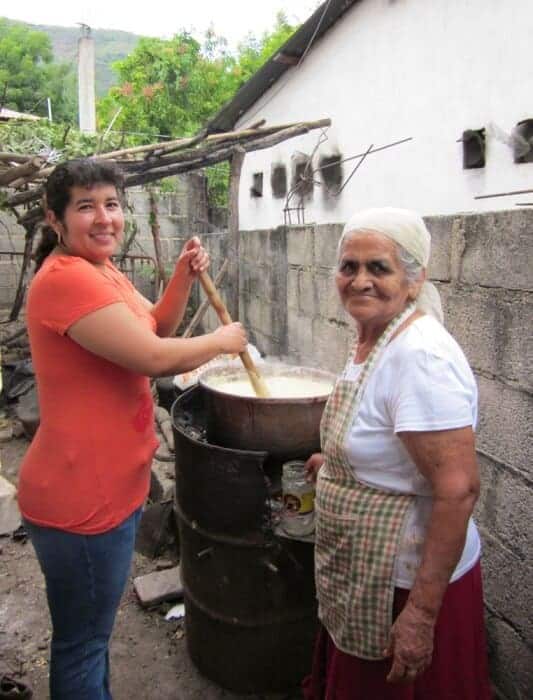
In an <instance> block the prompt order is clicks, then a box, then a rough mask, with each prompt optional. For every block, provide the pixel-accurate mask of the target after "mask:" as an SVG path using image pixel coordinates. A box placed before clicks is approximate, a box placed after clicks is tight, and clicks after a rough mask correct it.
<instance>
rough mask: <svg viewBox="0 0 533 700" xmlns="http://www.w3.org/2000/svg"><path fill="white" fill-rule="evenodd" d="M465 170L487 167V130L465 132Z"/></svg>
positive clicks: (463, 139)
mask: <svg viewBox="0 0 533 700" xmlns="http://www.w3.org/2000/svg"><path fill="white" fill-rule="evenodd" d="M462 141H463V169H464V170H472V169H473V168H484V167H485V145H486V139H485V129H467V130H466V131H463V138H462Z"/></svg>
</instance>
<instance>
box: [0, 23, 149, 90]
mask: <svg viewBox="0 0 533 700" xmlns="http://www.w3.org/2000/svg"><path fill="white" fill-rule="evenodd" d="M6 19H7V18H6ZM11 21H12V20H8V22H11ZM17 24H22V25H25V26H27V27H29V28H30V29H34V30H38V31H41V32H44V33H45V34H48V36H49V37H50V40H51V42H52V48H53V51H54V57H55V59H56V60H57V61H65V62H67V63H72V64H73V65H74V68H76V59H77V53H78V39H79V37H80V36H81V29H80V27H55V26H49V25H45V24H27V23H26V22H17ZM92 35H93V37H94V42H95V50H96V66H95V68H96V94H97V95H98V96H99V97H101V96H103V95H105V94H106V93H107V91H108V90H109V88H110V87H111V85H114V84H115V83H116V82H117V77H116V75H115V73H114V71H113V69H112V68H111V66H112V64H113V63H114V62H115V61H118V60H120V59H121V58H124V57H125V56H127V55H128V54H130V53H131V52H132V51H133V49H134V48H135V46H136V45H137V42H138V41H139V39H140V38H141V37H140V36H138V35H137V34H130V33H129V32H121V31H115V30H112V29H93V31H92Z"/></svg>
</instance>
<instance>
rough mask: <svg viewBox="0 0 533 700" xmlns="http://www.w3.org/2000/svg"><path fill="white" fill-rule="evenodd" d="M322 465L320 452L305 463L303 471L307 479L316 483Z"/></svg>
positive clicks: (322, 458)
mask: <svg viewBox="0 0 533 700" xmlns="http://www.w3.org/2000/svg"><path fill="white" fill-rule="evenodd" d="M323 464H324V455H323V454H322V452H315V453H314V454H312V455H311V456H310V457H309V459H308V460H307V462H306V463H305V466H304V469H305V474H306V476H307V479H308V480H309V481H312V482H313V483H314V484H315V483H316V479H317V476H318V472H319V469H320V467H321V466H322V465H323Z"/></svg>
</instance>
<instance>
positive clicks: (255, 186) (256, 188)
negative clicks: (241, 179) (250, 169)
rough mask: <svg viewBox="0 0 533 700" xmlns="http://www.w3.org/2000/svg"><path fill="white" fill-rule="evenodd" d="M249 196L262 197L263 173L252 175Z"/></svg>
mask: <svg viewBox="0 0 533 700" xmlns="http://www.w3.org/2000/svg"><path fill="white" fill-rule="evenodd" d="M250 196H251V197H262V196H263V173H254V174H253V175H252V186H251V187H250Z"/></svg>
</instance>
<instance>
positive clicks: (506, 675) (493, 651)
mask: <svg viewBox="0 0 533 700" xmlns="http://www.w3.org/2000/svg"><path fill="white" fill-rule="evenodd" d="M486 619H487V636H488V647H489V665H490V670H491V676H492V678H493V680H494V681H495V683H496V688H497V690H498V692H499V694H500V695H499V697H500V698H502V700H503V698H504V699H505V700H526V699H527V698H530V697H531V690H532V688H533V649H531V647H528V646H527V645H526V644H525V643H524V641H523V640H522V639H521V638H520V635H519V634H517V632H516V630H515V629H514V628H513V627H512V626H511V625H510V624H509V623H508V622H506V621H505V620H502V619H501V618H500V617H499V616H498V615H497V614H495V613H494V611H492V610H490V609H489V610H488V611H487V615H486Z"/></svg>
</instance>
